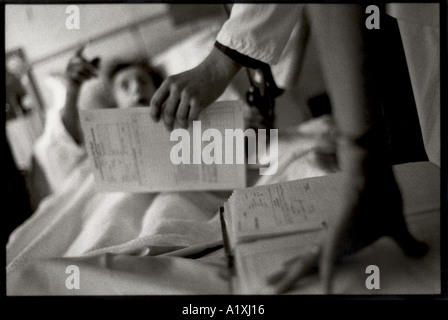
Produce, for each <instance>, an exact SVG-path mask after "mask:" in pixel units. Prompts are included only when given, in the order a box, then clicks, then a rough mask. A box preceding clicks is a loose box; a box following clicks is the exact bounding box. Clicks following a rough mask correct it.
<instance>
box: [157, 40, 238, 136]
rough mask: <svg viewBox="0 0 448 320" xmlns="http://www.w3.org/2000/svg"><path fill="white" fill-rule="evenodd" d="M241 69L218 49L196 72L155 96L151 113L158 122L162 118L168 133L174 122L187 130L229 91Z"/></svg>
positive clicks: (172, 81)
mask: <svg viewBox="0 0 448 320" xmlns="http://www.w3.org/2000/svg"><path fill="white" fill-rule="evenodd" d="M239 69H240V66H238V65H237V64H235V63H234V62H233V61H232V60H231V59H230V58H228V57H227V56H225V55H224V54H223V53H222V52H220V51H219V50H218V49H216V48H214V49H213V50H212V52H211V53H210V54H209V55H208V56H207V58H206V59H205V60H204V61H203V62H202V63H201V64H199V65H198V66H197V67H196V68H193V69H191V70H188V71H186V72H183V73H180V74H177V75H174V76H171V77H168V78H167V79H166V80H165V81H164V82H163V83H162V85H161V86H160V88H159V89H158V90H157V91H156V93H155V94H154V96H153V98H152V100H151V105H150V113H151V116H152V118H153V119H154V121H156V122H158V121H159V120H160V119H161V118H162V119H163V122H164V123H165V126H166V127H167V129H169V130H171V129H172V128H173V126H174V122H175V121H176V122H178V124H179V125H180V126H181V127H183V128H186V127H188V121H193V120H196V119H197V118H198V116H199V113H200V112H201V110H202V109H204V108H205V107H207V106H208V105H209V104H211V103H212V102H214V101H215V100H216V99H217V98H218V97H219V96H220V95H221V94H222V93H223V92H224V90H225V88H226V87H227V85H228V84H229V83H230V81H231V80H232V78H233V77H234V75H235V74H236V73H237V72H238V70H239Z"/></svg>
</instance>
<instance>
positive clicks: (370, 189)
mask: <svg viewBox="0 0 448 320" xmlns="http://www.w3.org/2000/svg"><path fill="white" fill-rule="evenodd" d="M389 169H390V168H389ZM389 169H387V168H385V169H377V168H374V169H372V170H373V171H370V169H369V172H362V173H357V172H349V173H347V174H346V175H345V181H344V182H343V186H344V188H345V190H344V199H343V202H342V206H341V207H340V208H339V209H338V210H339V214H338V216H337V217H336V219H335V221H334V223H331V224H329V229H328V233H327V236H326V239H325V240H324V241H323V242H322V244H321V246H320V248H317V249H314V250H310V252H309V253H308V255H306V256H302V257H298V258H296V259H293V260H291V261H289V262H288V263H287V264H286V265H285V266H284V269H283V270H281V271H280V272H278V273H276V274H273V275H271V277H270V278H269V279H267V284H268V288H269V291H270V293H282V292H285V291H287V290H288V289H291V288H292V287H293V286H294V285H295V284H296V282H297V280H299V279H300V278H302V277H303V276H305V275H306V274H308V273H310V272H315V271H316V270H319V272H320V279H321V284H322V285H323V292H324V293H326V294H330V293H332V291H333V290H332V284H333V273H334V266H335V264H336V263H338V262H340V261H341V259H343V258H344V257H347V256H349V255H351V254H353V253H355V252H358V251H360V250H361V249H363V248H365V247H367V246H369V245H370V244H372V243H373V242H374V241H376V240H378V239H379V238H381V237H383V236H388V237H391V238H392V239H394V240H395V242H396V243H397V244H398V246H399V247H400V248H401V249H402V250H403V252H404V253H405V254H406V255H407V256H410V257H421V256H423V255H425V254H426V252H427V251H428V246H427V245H426V244H425V243H422V242H420V241H418V240H416V239H415V238H414V237H413V236H412V235H411V234H410V233H409V230H408V228H407V225H406V222H405V218H404V215H403V206H402V198H401V193H400V190H399V188H398V185H397V182H396V180H395V178H394V176H393V172H392V169H390V170H389Z"/></svg>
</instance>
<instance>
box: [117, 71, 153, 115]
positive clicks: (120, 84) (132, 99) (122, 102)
mask: <svg viewBox="0 0 448 320" xmlns="http://www.w3.org/2000/svg"><path fill="white" fill-rule="evenodd" d="M155 91H156V87H155V85H154V83H153V81H152V78H151V77H150V75H149V74H148V73H147V72H146V71H145V70H143V69H142V68H139V67H137V66H132V67H129V68H126V69H123V70H121V71H119V72H118V73H117V74H116V75H115V77H114V79H113V81H112V94H113V98H114V100H115V102H116V104H117V106H118V108H120V109H124V108H133V107H138V106H140V107H142V106H148V105H149V102H150V101H151V97H152V95H153V94H154V92H155Z"/></svg>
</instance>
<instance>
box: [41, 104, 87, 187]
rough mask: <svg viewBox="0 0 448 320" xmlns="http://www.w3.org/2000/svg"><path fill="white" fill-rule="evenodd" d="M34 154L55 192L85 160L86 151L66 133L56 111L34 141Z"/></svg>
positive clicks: (50, 115)
mask: <svg viewBox="0 0 448 320" xmlns="http://www.w3.org/2000/svg"><path fill="white" fill-rule="evenodd" d="M34 154H35V157H36V159H37V161H38V162H39V164H40V166H41V167H42V168H43V170H44V172H45V175H46V178H47V180H48V183H49V184H50V186H51V189H52V191H55V190H56V189H58V188H59V187H61V186H62V185H63V183H64V180H65V179H66V178H67V177H68V176H69V175H70V174H71V173H72V172H73V170H74V169H75V168H76V167H77V166H78V165H79V164H80V162H81V161H82V160H83V159H84V158H85V156H86V151H85V149H84V148H83V147H82V146H79V145H78V144H77V143H76V142H75V140H73V138H72V136H71V135H70V134H69V133H68V132H67V130H66V128H65V126H64V124H63V123H62V119H61V116H60V114H59V110H58V111H55V112H53V113H52V114H49V117H48V118H47V120H46V125H45V130H44V133H43V134H42V136H41V137H40V138H39V139H38V141H36V145H35V148H34Z"/></svg>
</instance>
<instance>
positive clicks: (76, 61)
mask: <svg viewBox="0 0 448 320" xmlns="http://www.w3.org/2000/svg"><path fill="white" fill-rule="evenodd" d="M83 50H84V47H80V48H79V49H78V50H77V51H76V53H75V55H74V56H73V57H72V58H71V59H70V60H69V62H68V65H67V69H66V77H67V79H68V80H69V81H70V84H71V85H74V86H80V85H81V84H82V83H83V82H84V81H86V80H89V79H91V78H93V77H96V76H97V73H98V67H99V62H100V59H99V58H94V59H93V60H92V61H87V60H86V59H85V58H84V57H83V55H82V52H83Z"/></svg>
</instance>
